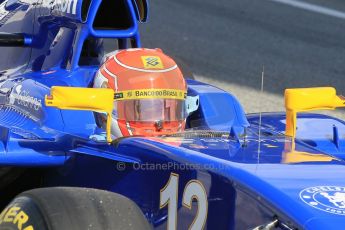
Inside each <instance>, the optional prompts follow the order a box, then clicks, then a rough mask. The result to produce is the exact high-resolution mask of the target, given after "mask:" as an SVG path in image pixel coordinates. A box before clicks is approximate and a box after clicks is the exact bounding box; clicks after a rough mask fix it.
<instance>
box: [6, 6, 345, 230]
mask: <svg viewBox="0 0 345 230" xmlns="http://www.w3.org/2000/svg"><path fill="white" fill-rule="evenodd" d="M147 8H148V4H147V2H146V1H144V0H119V1H115V0H114V1H111V0H103V1H102V0H90V1H87V0H84V1H82V0H60V1H59V0H55V1H45V0H5V1H2V3H1V5H0V32H2V33H4V32H5V33H9V34H8V36H9V40H10V41H11V39H12V40H13V41H15V40H14V38H15V36H17V37H18V36H19V37H20V39H19V40H20V41H19V43H20V44H19V45H18V44H15V42H14V43H13V44H14V45H13V46H16V47H1V48H0V50H1V61H0V69H1V73H0V85H1V87H0V166H1V170H0V181H1V183H2V185H0V197H3V198H2V200H1V202H0V204H1V205H2V206H1V207H2V208H5V206H6V205H7V204H8V203H9V202H10V201H11V199H13V197H14V196H16V195H17V194H18V193H20V192H23V191H24V190H27V189H31V188H43V187H55V186H68V187H86V188H94V189H101V190H106V191H110V192H113V193H116V194H121V195H123V196H125V197H127V198H129V199H130V200H132V201H134V203H135V204H136V205H137V206H138V207H139V208H140V210H141V212H142V213H143V214H144V216H145V217H146V220H147V221H148V223H149V225H150V226H151V227H153V228H158V229H163V228H168V229H175V228H178V229H186V228H188V227H190V228H191V229H202V228H209V229H215V228H217V229H342V226H343V225H344V224H345V218H344V215H345V180H344V175H345V166H344V159H345V157H344V154H345V142H344V137H345V122H344V121H341V120H339V119H336V118H333V117H329V116H325V115H319V114H301V115H299V116H298V121H297V128H298V129H297V130H298V131H297V136H296V138H293V137H289V136H286V135H285V126H286V116H285V114H282V113H267V114H265V113H264V114H262V115H259V114H249V115H246V114H245V113H244V111H243V109H242V107H241V105H240V103H239V101H238V100H237V99H236V98H235V97H234V96H233V95H231V94H230V93H228V92H225V91H223V90H221V89H219V88H216V87H214V86H211V85H208V84H204V83H201V82H198V81H195V80H187V84H188V96H198V97H199V100H198V101H199V103H198V104H199V105H198V109H197V110H196V111H195V112H193V113H192V114H190V115H189V117H188V118H187V121H186V131H185V132H183V133H180V134H175V135H169V136H161V137H154V138H153V137H152V138H145V137H128V138H119V139H116V140H115V141H113V142H112V143H111V144H109V143H107V142H102V141H98V140H97V137H98V136H102V135H103V134H104V130H102V129H101V128H100V127H98V125H97V123H96V121H95V117H94V112H92V111H72V110H61V109H58V108H52V107H47V106H46V105H45V103H44V98H45V96H46V95H49V94H50V90H51V87H52V86H69V87H84V88H87V87H91V86H92V83H93V79H94V76H95V73H96V72H97V70H98V68H99V66H100V64H101V60H102V57H103V53H102V49H103V45H102V43H103V39H105V38H112V39H114V42H115V41H117V44H114V45H117V48H118V49H124V48H129V47H140V46H141V44H140V37H139V32H138V23H140V22H144V21H146V19H147ZM12 175H15V176H12ZM25 175H29V177H28V176H25ZM23 182H25V183H23ZM0 220H1V221H0V224H1V223H2V222H6V220H7V221H9V222H11V221H13V222H15V218H14V219H13V218H12V219H11V218H10V214H8V209H4V211H3V213H2V214H1V215H0ZM23 223H26V222H23ZM21 227H22V226H21ZM32 227H33V228H35V226H32ZM113 227H114V229H116V228H117V227H116V226H113ZM18 228H19V226H18ZM37 229H38V228H37Z"/></svg>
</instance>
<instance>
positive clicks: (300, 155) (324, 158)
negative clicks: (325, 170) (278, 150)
mask: <svg viewBox="0 0 345 230" xmlns="http://www.w3.org/2000/svg"><path fill="white" fill-rule="evenodd" d="M333 160H338V159H337V158H335V157H332V156H329V155H326V154H323V153H309V152H302V151H296V145H295V141H294V140H292V141H291V142H286V143H285V148H284V152H283V155H282V163H285V164H294V163H303V162H329V161H333Z"/></svg>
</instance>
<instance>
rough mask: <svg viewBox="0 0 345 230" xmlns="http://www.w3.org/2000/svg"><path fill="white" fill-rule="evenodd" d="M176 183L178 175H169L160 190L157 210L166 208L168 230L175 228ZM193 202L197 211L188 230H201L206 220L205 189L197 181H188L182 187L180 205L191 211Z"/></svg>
mask: <svg viewBox="0 0 345 230" xmlns="http://www.w3.org/2000/svg"><path fill="white" fill-rule="evenodd" d="M178 181H179V175H178V174H175V173H171V174H170V178H169V181H168V183H167V184H166V185H165V186H164V187H163V188H162V189H161V190H160V203H159V205H160V207H159V208H160V209H162V208H164V207H165V206H168V223H167V229H168V230H175V229H176V227H177V208H178ZM193 200H196V201H197V203H198V207H197V208H198V209H197V212H196V216H195V218H194V220H193V222H192V224H191V225H190V227H189V229H191V230H198V229H203V228H204V226H205V223H206V219H207V211H208V201H207V193H206V190H205V187H204V186H203V184H202V183H201V182H200V181H198V180H190V181H189V182H188V183H187V184H186V186H185V187H184V191H183V196H182V205H183V206H184V207H186V208H188V209H192V202H193Z"/></svg>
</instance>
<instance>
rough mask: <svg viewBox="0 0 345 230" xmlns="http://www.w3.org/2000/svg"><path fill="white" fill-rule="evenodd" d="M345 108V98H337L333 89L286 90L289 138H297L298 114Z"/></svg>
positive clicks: (287, 133) (287, 132)
mask: <svg viewBox="0 0 345 230" xmlns="http://www.w3.org/2000/svg"><path fill="white" fill-rule="evenodd" d="M337 107H345V98H344V97H343V96H337V95H336V90H335V89H334V88H332V87H319V88H296V89H286V90H285V109H286V128H285V134H286V135H287V136H291V137H293V138H294V137H295V136H296V125H297V112H303V111H312V110H325V109H327V110H332V109H335V108H337Z"/></svg>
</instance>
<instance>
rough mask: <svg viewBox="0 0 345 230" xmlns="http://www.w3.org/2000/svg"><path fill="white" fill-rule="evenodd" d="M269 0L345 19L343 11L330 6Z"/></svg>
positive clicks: (295, 0) (289, 0)
mask: <svg viewBox="0 0 345 230" xmlns="http://www.w3.org/2000/svg"><path fill="white" fill-rule="evenodd" d="M269 1H273V2H279V3H282V4H285V5H289V6H293V7H296V8H300V9H304V10H308V11H311V12H315V13H319V14H323V15H327V16H332V17H335V18H340V19H345V13H344V12H341V11H338V10H334V9H330V8H327V7H324V6H319V5H315V4H311V3H306V2H301V1H297V0H269Z"/></svg>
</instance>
